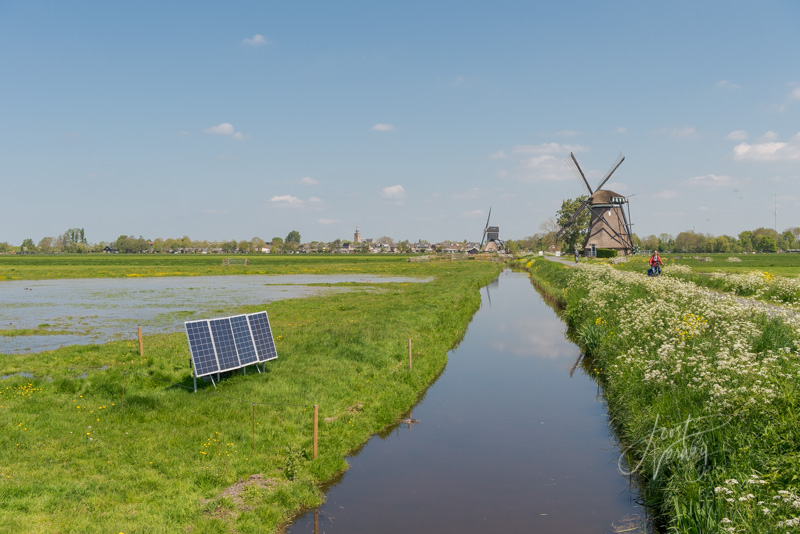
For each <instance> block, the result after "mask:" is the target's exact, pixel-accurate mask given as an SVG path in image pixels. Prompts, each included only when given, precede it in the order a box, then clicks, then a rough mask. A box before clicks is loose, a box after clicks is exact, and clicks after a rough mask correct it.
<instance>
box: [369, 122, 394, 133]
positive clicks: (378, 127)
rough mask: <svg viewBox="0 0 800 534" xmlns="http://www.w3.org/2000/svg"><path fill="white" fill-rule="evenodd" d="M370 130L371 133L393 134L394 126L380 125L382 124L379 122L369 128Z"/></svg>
mask: <svg viewBox="0 0 800 534" xmlns="http://www.w3.org/2000/svg"><path fill="white" fill-rule="evenodd" d="M370 130H372V131H373V132H393V131H394V125H393V124H382V123H380V122H379V123H378V124H376V125H375V126H373V127H372V128H370Z"/></svg>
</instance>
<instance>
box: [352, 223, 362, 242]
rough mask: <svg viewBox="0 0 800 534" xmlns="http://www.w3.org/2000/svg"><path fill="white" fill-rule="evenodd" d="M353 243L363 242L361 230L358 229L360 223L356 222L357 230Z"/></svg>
mask: <svg viewBox="0 0 800 534" xmlns="http://www.w3.org/2000/svg"><path fill="white" fill-rule="evenodd" d="M353 243H361V231H360V230H359V229H358V223H356V231H355V233H354V234H353Z"/></svg>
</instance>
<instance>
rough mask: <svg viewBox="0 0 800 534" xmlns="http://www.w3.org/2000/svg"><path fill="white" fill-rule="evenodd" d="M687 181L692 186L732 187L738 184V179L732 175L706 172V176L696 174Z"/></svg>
mask: <svg viewBox="0 0 800 534" xmlns="http://www.w3.org/2000/svg"><path fill="white" fill-rule="evenodd" d="M686 183H687V184H688V185H691V186H703V187H711V188H715V189H716V188H720V187H732V186H734V185H736V181H734V180H733V178H731V177H730V176H725V175H717V174H706V175H704V176H695V177H693V178H689V179H688V180H686Z"/></svg>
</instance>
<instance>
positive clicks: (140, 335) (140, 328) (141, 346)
mask: <svg viewBox="0 0 800 534" xmlns="http://www.w3.org/2000/svg"><path fill="white" fill-rule="evenodd" d="M139 356H144V343H143V342H142V325H139Z"/></svg>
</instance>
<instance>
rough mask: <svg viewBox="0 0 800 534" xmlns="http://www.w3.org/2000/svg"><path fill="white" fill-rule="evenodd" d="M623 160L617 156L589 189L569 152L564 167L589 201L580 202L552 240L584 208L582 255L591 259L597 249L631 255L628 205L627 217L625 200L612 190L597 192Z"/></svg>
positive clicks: (626, 202) (626, 200) (573, 156)
mask: <svg viewBox="0 0 800 534" xmlns="http://www.w3.org/2000/svg"><path fill="white" fill-rule="evenodd" d="M623 161H625V156H623V155H622V153H620V155H619V156H618V157H617V160H616V161H615V162H614V165H612V166H611V170H609V171H608V172H607V173H606V176H605V178H603V179H602V180H601V181H600V185H598V186H597V187H596V188H595V189H594V190H592V188H591V186H590V185H589V181H588V180H587V179H586V175H585V174H583V170H581V166H580V165H578V160H577V159H575V154H573V153H572V152H570V153H569V157H568V158H567V165H569V166H570V168H571V169H572V171H573V172H574V173H575V175H576V176H577V177H579V178H580V179H581V180H582V181H583V185H585V186H586V191H587V192H588V193H589V198H588V199H587V200H584V201H582V202H581V205H580V206H578V209H577V210H576V211H575V213H573V214H572V217H570V218H569V220H568V221H567V223H566V224H565V225H564V226H562V227H561V230H559V231H558V233H557V234H556V239H558V238H559V237H561V235H562V234H563V233H564V231H565V230H566V229H567V228H568V227H569V226H570V225H572V223H574V222H575V220H576V219H577V218H578V215H580V214H581V212H583V210H585V209H587V208H588V209H589V211H590V217H589V231H588V233H587V236H586V243H585V244H584V246H583V248H584V250H585V251H586V252H585V254H586V255H589V256H595V255H596V254H597V249H598V248H606V249H613V250H616V251H617V254H622V255H628V254H631V253H632V252H633V238H632V236H631V224H630V223H629V222H628V221H629V219H630V205H628V214H627V216H626V214H625V205H626V204H628V199H627V198H626V197H624V196H622V195H620V194H618V193H615V192H614V191H610V190H608V189H601V188H602V187H603V186H604V185H605V184H606V182H607V181H608V180H609V178H611V175H612V174H614V171H616V170H617V169H618V168H619V166H620V165H622V162H623Z"/></svg>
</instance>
